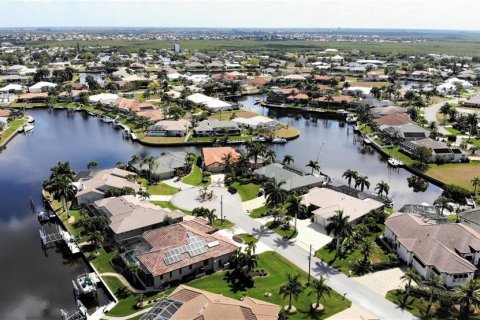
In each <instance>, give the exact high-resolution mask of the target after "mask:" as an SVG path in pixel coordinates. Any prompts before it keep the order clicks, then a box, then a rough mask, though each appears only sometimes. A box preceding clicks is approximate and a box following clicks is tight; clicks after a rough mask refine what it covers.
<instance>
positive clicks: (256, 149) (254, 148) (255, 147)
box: [245, 141, 266, 167]
mask: <svg viewBox="0 0 480 320" xmlns="http://www.w3.org/2000/svg"><path fill="white" fill-rule="evenodd" d="M245 148H246V149H247V152H248V156H249V157H253V160H254V162H255V167H257V163H258V157H259V156H261V155H263V154H264V153H265V149H266V147H265V146H264V145H263V144H260V143H258V142H250V141H249V142H248V143H245Z"/></svg>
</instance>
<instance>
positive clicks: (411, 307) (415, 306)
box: [386, 290, 446, 319]
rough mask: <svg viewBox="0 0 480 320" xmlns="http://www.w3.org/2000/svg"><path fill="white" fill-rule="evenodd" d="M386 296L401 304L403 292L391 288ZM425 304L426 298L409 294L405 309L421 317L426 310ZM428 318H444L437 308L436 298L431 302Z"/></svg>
mask: <svg viewBox="0 0 480 320" xmlns="http://www.w3.org/2000/svg"><path fill="white" fill-rule="evenodd" d="M386 298H387V300H390V301H391V302H393V303H395V304H396V305H398V306H401V304H402V303H403V300H404V298H405V295H404V294H403V290H392V291H388V292H387V296H386ZM427 305H428V300H427V299H426V298H422V297H412V296H410V297H409V298H408V300H407V304H406V306H405V309H406V310H408V311H409V312H410V313H411V314H413V315H414V316H416V317H418V318H420V319H422V318H423V317H424V314H425V311H426V310H427ZM428 319H446V315H445V314H441V311H440V310H439V303H438V302H437V301H436V300H434V302H433V305H432V308H431V310H430V314H429V317H428Z"/></svg>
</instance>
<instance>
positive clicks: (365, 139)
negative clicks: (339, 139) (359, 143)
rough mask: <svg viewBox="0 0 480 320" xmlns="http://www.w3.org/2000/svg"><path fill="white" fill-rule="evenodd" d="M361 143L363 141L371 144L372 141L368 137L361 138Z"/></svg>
mask: <svg viewBox="0 0 480 320" xmlns="http://www.w3.org/2000/svg"><path fill="white" fill-rule="evenodd" d="M363 143H365V144H371V143H372V140H370V139H369V138H363Z"/></svg>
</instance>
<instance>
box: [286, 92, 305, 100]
mask: <svg viewBox="0 0 480 320" xmlns="http://www.w3.org/2000/svg"><path fill="white" fill-rule="evenodd" d="M287 99H290V100H308V94H305V93H299V94H296V95H291V96H288V97H287Z"/></svg>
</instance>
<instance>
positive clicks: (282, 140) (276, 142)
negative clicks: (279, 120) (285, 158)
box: [272, 138, 288, 144]
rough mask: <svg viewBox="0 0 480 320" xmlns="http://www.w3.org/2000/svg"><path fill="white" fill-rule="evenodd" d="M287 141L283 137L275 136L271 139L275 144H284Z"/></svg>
mask: <svg viewBox="0 0 480 320" xmlns="http://www.w3.org/2000/svg"><path fill="white" fill-rule="evenodd" d="M287 142H288V141H287V139H285V138H275V139H273V140H272V143H275V144H285V143H287Z"/></svg>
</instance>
